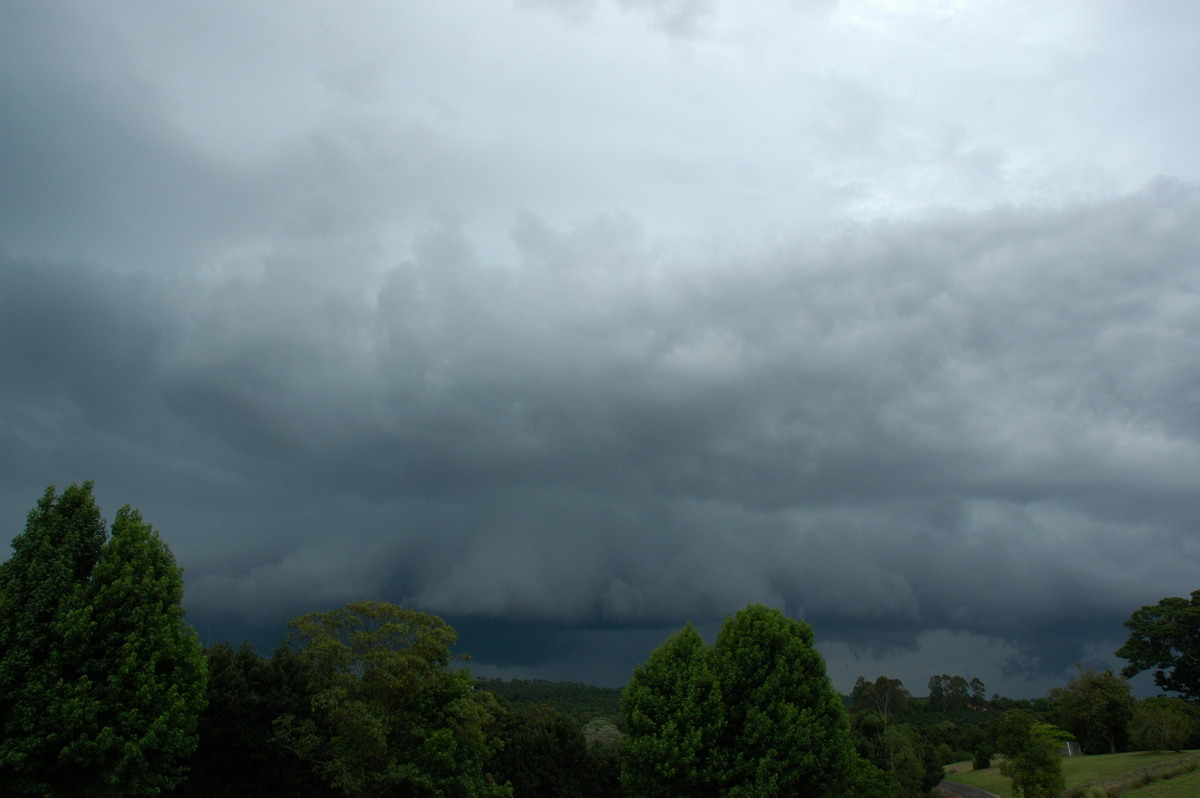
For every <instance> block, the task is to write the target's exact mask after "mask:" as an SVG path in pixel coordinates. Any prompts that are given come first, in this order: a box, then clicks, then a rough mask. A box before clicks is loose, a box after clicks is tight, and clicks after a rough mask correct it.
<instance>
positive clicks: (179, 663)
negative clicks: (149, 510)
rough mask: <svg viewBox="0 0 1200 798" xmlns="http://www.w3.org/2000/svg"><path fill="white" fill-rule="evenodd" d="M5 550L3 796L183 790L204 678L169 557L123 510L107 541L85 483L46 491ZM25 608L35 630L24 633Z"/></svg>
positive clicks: (1, 581) (1, 574)
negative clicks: (37, 623) (10, 552)
mask: <svg viewBox="0 0 1200 798" xmlns="http://www.w3.org/2000/svg"><path fill="white" fill-rule="evenodd" d="M97 543H99V545H97ZM57 546H62V549H63V550H62V551H55V550H54V549H55V548H56V547H57ZM13 547H14V551H15V554H14V557H13V558H12V559H11V560H10V561H9V562H8V563H5V565H4V566H3V569H2V570H0V610H2V613H0V614H2V615H3V620H0V626H2V631H0V641H2V644H3V647H2V648H0V663H2V664H0V671H2V672H3V674H4V675H3V677H0V680H2V681H3V682H4V684H3V688H4V693H5V695H6V696H10V697H9V698H6V699H5V701H4V709H3V712H4V726H5V736H4V741H3V743H2V747H3V753H0V773H2V775H0V780H2V782H3V786H5V787H8V788H9V789H10V791H12V792H24V793H29V794H39V795H45V794H51V795H91V796H109V795H111V796H128V795H157V794H159V793H161V792H163V791H165V790H169V789H170V788H172V787H173V786H175V785H176V784H178V783H179V782H180V781H182V780H183V778H184V775H185V767H184V764H183V763H184V760H185V759H186V758H187V756H188V755H189V754H190V753H191V752H192V751H193V750H194V749H195V747H196V740H197V736H196V723H197V717H198V715H199V712H200V709H201V707H202V706H203V703H204V691H205V681H206V673H205V665H204V659H203V655H202V653H201V651H200V646H199V643H198V641H197V639H196V633H195V631H194V630H193V629H192V628H191V627H190V626H189V625H188V624H187V623H186V622H185V621H184V613H183V608H182V606H181V604H180V602H181V600H182V598H183V577H182V572H181V570H180V568H179V566H178V565H177V564H176V562H175V558H174V556H173V555H172V554H171V551H170V549H169V548H168V547H167V545H166V544H165V543H164V542H163V541H162V539H161V538H160V537H159V535H158V532H157V531H155V530H154V528H153V527H151V526H150V525H149V524H147V523H145V522H144V521H143V520H142V517H141V515H140V514H139V513H138V512H137V511H136V510H133V509H131V508H130V507H128V506H126V507H123V508H121V509H120V510H119V511H118V512H117V516H116V519H115V520H114V522H113V526H112V534H111V537H109V538H108V539H107V540H105V538H104V524H103V520H102V519H101V518H100V515H99V509H98V508H96V505H95V501H94V499H93V498H92V485H91V483H84V484H83V485H82V486H75V485H73V486H71V487H70V488H68V489H67V490H66V491H65V492H64V493H63V496H62V497H61V498H58V497H56V496H55V494H54V489H53V488H50V489H49V490H47V492H46V494H45V495H44V496H43V497H42V499H41V501H40V502H39V503H38V506H37V507H36V508H35V509H34V510H33V512H31V513H30V516H29V519H28V523H27V525H26V530H25V532H24V533H23V534H22V535H19V536H18V537H17V539H15V540H14V542H13ZM89 557H90V563H89V562H88V559H89ZM25 600H28V601H29V605H30V607H31V608H32V609H34V612H36V613H37V617H39V618H40V619H41V621H42V626H41V627H40V628H38V629H37V630H35V631H31V630H29V629H26V628H22V624H24V623H27V622H28V621H30V620H31V619H30V617H29V615H28V612H27V611H26V610H24V609H22V605H23V602H24V601H25ZM22 680H23V681H22ZM10 687H11V688H12V689H13V692H12V693H9V688H10Z"/></svg>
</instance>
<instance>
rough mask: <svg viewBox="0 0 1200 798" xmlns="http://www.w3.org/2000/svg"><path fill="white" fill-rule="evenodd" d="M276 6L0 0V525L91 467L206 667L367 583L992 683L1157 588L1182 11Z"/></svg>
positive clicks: (1181, 253) (1188, 235) (480, 633)
mask: <svg viewBox="0 0 1200 798" xmlns="http://www.w3.org/2000/svg"><path fill="white" fill-rule="evenodd" d="M297 8H298V9H300V10H297V11H294V12H290V13H288V14H287V15H285V17H281V18H278V19H277V18H276V17H275V15H274V14H273V13H271V12H270V10H269V9H266V8H263V9H254V8H250V9H247V8H244V7H243V6H241V5H240V4H229V5H222V4H212V5H209V6H206V7H205V8H204V9H203V10H197V9H190V10H187V9H180V8H171V7H166V6H160V5H158V4H152V3H146V4H142V3H130V4H125V5H123V6H121V7H119V8H118V9H117V10H115V11H112V12H111V13H110V12H109V11H105V12H104V13H103V15H102V14H101V12H100V11H99V10H98V9H96V8H94V7H92V6H90V5H87V4H75V3H64V4H59V5H56V6H51V5H44V6H43V5H38V6H28V5H23V4H6V5H5V12H4V13H5V15H6V17H7V18H8V19H10V20H12V24H9V25H6V26H4V30H3V32H0V37H2V40H0V45H3V46H0V90H2V91H3V93H4V96H6V97H9V98H12V100H11V103H10V105H11V107H12V109H13V113H8V114H6V115H5V117H4V119H3V120H0V170H2V171H0V175H2V180H0V242H3V245H4V249H3V250H0V374H2V377H3V379H2V380H0V476H2V479H0V484H2V485H3V487H0V510H3V513H4V517H5V518H7V519H8V522H7V523H8V525H9V526H8V528H9V529H10V531H11V533H12V534H15V533H16V532H17V531H19V528H20V523H21V519H22V518H23V517H24V513H25V512H26V511H27V510H28V508H29V507H30V506H32V504H33V502H34V500H35V499H36V497H37V496H38V495H39V494H40V492H41V491H42V490H43V489H44V488H45V486H46V485H47V484H50V483H57V484H59V485H60V486H61V485H65V484H67V483H69V482H71V481H77V480H82V479H89V478H91V479H95V480H96V481H97V490H98V493H99V495H100V498H101V500H102V503H104V506H105V508H106V510H108V512H110V513H111V512H115V510H116V507H117V506H119V505H120V504H122V503H125V502H131V503H133V504H135V505H137V506H138V507H140V508H141V509H142V510H143V512H144V514H145V515H146V517H147V518H148V519H150V520H151V521H152V522H153V523H155V524H156V525H157V526H158V527H159V528H160V529H161V530H162V531H163V533H164V535H165V536H166V537H167V539H168V540H169V542H170V543H171V545H172V547H173V549H174V550H175V552H176V555H177V556H178V558H179V559H180V561H181V563H182V564H183V565H184V566H185V567H186V569H187V571H186V576H187V589H188V594H187V602H188V607H189V611H190V614H191V618H192V619H193V621H194V622H195V623H196V624H197V626H198V628H199V629H200V631H201V634H202V636H204V637H206V639H209V640H219V639H226V638H232V639H235V640H236V639H240V638H241V637H251V638H253V639H255V640H256V641H261V642H263V643H264V644H270V643H273V642H275V641H276V640H278V639H279V637H280V636H281V635H282V633H283V623H284V621H285V620H286V619H287V618H289V617H291V616H292V615H295V614H297V613H299V612H302V611H307V610H314V609H329V608H333V607H335V606H338V605H339V604H340V603H343V602H345V601H350V600H354V599H358V598H364V597H369V598H381V599H387V600H392V601H397V602H402V603H405V604H408V605H410V606H413V607H416V608H420V609H424V610H428V611H431V612H436V613H438V614H441V615H443V616H445V617H447V618H449V619H450V620H451V621H452V622H453V623H454V624H455V625H456V627H457V628H458V629H459V630H460V632H461V633H462V638H463V646H464V648H466V649H468V650H470V651H471V652H472V653H473V654H474V655H475V660H476V668H477V670H479V671H481V672H484V673H494V674H502V675H518V676H528V675H536V676H544V677H547V678H562V679H582V680H587V681H593V682H598V683H606V684H620V683H622V682H623V681H624V679H625V678H626V677H627V675H628V673H629V670H630V668H631V667H632V666H633V664H635V663H636V662H638V661H639V660H641V659H643V658H644V657H645V656H646V654H647V653H648V652H649V650H650V649H651V648H652V647H653V646H654V645H656V644H657V643H658V642H659V641H661V639H662V637H663V636H664V635H665V634H666V633H667V632H669V631H671V630H673V629H675V628H678V626H679V625H681V624H682V623H683V621H685V620H687V619H693V620H696V621H697V622H699V624H700V626H701V628H702V629H706V630H709V631H710V632H711V630H713V629H715V626H716V624H717V623H719V621H720V619H721V618H722V617H723V616H724V615H725V614H727V613H729V612H732V611H734V610H736V609H738V608H740V607H741V606H743V605H744V604H746V603H748V602H752V601H764V602H768V603H771V604H774V605H777V606H781V607H783V608H785V609H786V611H788V612H790V613H793V614H795V615H797V616H803V617H806V618H807V619H809V620H810V621H811V622H812V623H813V624H814V626H815V627H816V630H817V635H818V639H819V640H820V641H821V644H822V648H823V650H824V651H825V652H826V656H827V658H828V659H829V661H830V666H831V670H832V671H833V673H834V675H835V679H836V680H839V686H840V687H842V688H843V689H848V687H849V684H850V683H851V682H852V681H853V678H854V677H855V676H856V675H859V674H863V675H867V676H868V677H873V676H875V675H877V674H878V673H887V674H889V675H895V676H900V677H902V678H904V679H905V681H906V683H908V684H909V685H910V687H912V688H913V689H914V690H915V691H917V692H920V690H921V688H922V687H923V684H924V680H925V679H926V678H927V677H928V675H930V674H932V673H942V672H949V673H962V674H964V675H968V676H970V675H979V676H981V677H983V678H984V679H985V681H986V682H987V683H988V686H989V689H994V690H998V691H1000V692H1005V693H1008V694H1016V695H1024V694H1029V693H1030V692H1031V691H1033V692H1037V691H1041V690H1044V689H1045V687H1046V686H1048V685H1053V684H1057V683H1060V682H1061V681H1062V680H1064V679H1065V673H1066V670H1065V669H1067V668H1069V667H1070V666H1071V664H1072V663H1074V662H1077V661H1084V662H1089V663H1095V664H1100V665H1102V666H1106V665H1109V664H1113V663H1114V661H1113V658H1112V655H1111V652H1112V650H1113V649H1114V648H1115V647H1116V646H1117V645H1119V643H1120V642H1121V638H1122V635H1121V631H1122V630H1121V622H1122V621H1123V620H1124V619H1125V618H1126V617H1128V615H1129V613H1130V612H1131V611H1132V610H1133V609H1136V608H1137V607H1138V606H1141V605H1142V604H1145V603H1149V602H1152V601H1155V600H1157V599H1158V598H1160V597H1162V596H1164V595H1169V594H1186V593H1187V592H1188V591H1190V590H1192V589H1195V588H1196V587H1198V586H1197V585H1195V584H1194V583H1193V581H1192V580H1193V579H1194V574H1195V572H1196V564H1197V561H1198V560H1200V539H1197V536H1196V533H1195V530H1196V529H1197V526H1198V522H1200V509H1198V508H1197V506H1196V504H1195V501H1194V496H1195V495H1196V488H1197V476H1196V475H1197V474H1200V413H1198V412H1197V411H1198V403H1200V360H1198V359H1197V356H1196V353H1197V352H1198V351H1200V346H1198V345H1200V188H1197V185H1196V183H1195V180H1196V178H1197V171H1198V167H1200V164H1198V163H1197V156H1196V154H1195V151H1194V147H1191V146H1190V141H1191V140H1192V138H1191V136H1192V134H1193V133H1194V127H1195V123H1196V122H1197V121H1198V120H1197V119H1196V118H1195V116H1194V114H1195V112H1194V111H1192V110H1189V109H1186V108H1183V107H1181V106H1180V105H1179V104H1178V103H1175V104H1168V103H1163V104H1158V100H1161V99H1163V98H1165V97H1167V96H1168V95H1169V94H1170V93H1171V86H1170V85H1169V82H1170V81H1171V80H1176V81H1177V83H1176V86H1180V85H1183V83H1182V81H1184V80H1185V79H1186V74H1185V73H1184V72H1179V73H1175V72H1172V71H1171V70H1172V69H1176V68H1177V66H1176V64H1177V63H1178V59H1185V60H1187V61H1189V62H1190V63H1192V65H1195V61H1196V60H1197V57H1196V56H1195V55H1194V54H1192V53H1191V51H1190V48H1188V47H1187V46H1186V43H1184V42H1182V41H1181V40H1179V39H1178V36H1177V34H1174V33H1172V31H1176V30H1179V29H1182V28H1181V23H1180V20H1175V23H1176V24H1175V25H1174V26H1172V25H1170V24H1168V23H1167V22H1162V21H1153V22H1152V21H1149V20H1131V19H1128V18H1125V15H1127V14H1128V13H1130V12H1129V9H1128V8H1126V7H1124V6H1120V5H1113V6H1111V7H1110V6H1107V5H1104V4H1094V3H1087V4H1082V3H1081V4H1077V5H1076V4H1067V5H1065V6H1060V7H1056V9H1058V10H1056V11H1055V14H1056V15H1050V16H1047V13H1048V12H1046V10H1045V9H1041V10H1037V9H1030V10H1029V11H1028V13H1026V12H1025V11H1023V10H1021V9H1010V6H1008V5H1007V4H1006V5H1005V6H1004V7H1000V6H999V5H997V6H995V7H993V6H991V5H989V4H979V5H978V6H976V5H975V4H972V6H971V8H963V7H960V6H959V5H957V4H950V3H947V4H920V3H918V4H904V3H882V2H865V0H864V1H863V2H848V1H847V2H840V3H832V2H830V3H824V2H823V3H812V4H800V5H799V6H798V7H796V6H793V5H786V6H785V5H783V4H780V5H779V6H771V5H766V6H763V7H762V8H760V9H755V10H753V11H752V10H749V9H744V8H742V7H741V6H739V5H735V4H725V3H699V2H664V3H633V2H600V0H597V2H594V3H546V2H531V1H528V2H519V3H516V4H515V5H513V6H512V7H511V8H503V7H500V6H499V4H492V3H480V4H478V5H477V6H476V7H474V10H475V11H476V12H477V13H476V14H474V15H463V14H461V13H455V14H450V13H449V12H443V11H439V10H436V9H429V8H422V9H419V10H414V9H396V8H393V7H391V6H390V5H373V4H362V5H361V6H359V7H357V8H356V9H355V11H354V12H353V13H349V14H347V13H344V12H343V11H341V10H340V9H339V8H334V7H332V6H330V5H326V4H323V3H306V4H301V5H300V6H298V7H297ZM1172 13H1178V14H1183V15H1186V14H1192V13H1193V12H1191V11H1189V10H1187V9H1183V8H1179V9H1173V10H1172ZM500 29H505V30H508V31H510V32H511V37H510V38H508V39H506V41H505V42H498V41H496V40H495V36H493V35H490V34H491V33H493V32H494V31H495V30H500ZM1160 49H1161V50H1166V51H1167V52H1168V53H1172V54H1173V56H1176V57H1177V58H1176V60H1172V59H1169V58H1167V57H1166V56H1165V55H1158V51H1159V50H1160ZM902 50H903V51H904V52H905V53H906V57H905V58H903V59H900V58H899V57H898V54H899V53H900V52H901V51H902ZM1009 50H1011V52H1009ZM1150 54H1154V56H1155V57H1153V58H1148V59H1146V60H1141V61H1139V64H1140V67H1141V69H1142V70H1143V71H1142V72H1141V73H1138V74H1127V73H1126V72H1124V71H1122V70H1121V69H1120V68H1119V66H1120V64H1119V63H1118V64H1112V63H1108V60H1109V59H1111V58H1114V57H1120V58H1121V59H1126V60H1125V61H1124V63H1128V60H1129V59H1133V58H1134V57H1136V56H1140V55H1150ZM860 56H861V58H860ZM960 61H961V69H960V70H957V71H947V70H946V69H945V67H946V66H947V65H949V64H952V63H959V62H960ZM1168 61H1170V62H1171V66H1168ZM1147 92H1149V94H1147ZM1066 98H1070V100H1071V103H1070V104H1069V105H1068V106H1067V107H1064V105H1063V103H1064V100H1065V99H1066ZM1129 103H1134V104H1135V105H1134V106H1132V107H1130V106H1129ZM1118 109H1120V110H1122V111H1123V112H1124V113H1126V114H1127V113H1129V112H1130V111H1134V110H1136V111H1139V112H1140V114H1141V116H1140V117H1138V120H1137V123H1136V124H1135V123H1133V122H1122V121H1120V119H1119V118H1118V116H1117V114H1116V111H1117V110H1118ZM1106 125H1112V126H1114V127H1113V128H1112V129H1111V130H1109V129H1107V128H1106V127H1105V126H1106Z"/></svg>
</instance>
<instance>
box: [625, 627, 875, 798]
mask: <svg viewBox="0 0 1200 798" xmlns="http://www.w3.org/2000/svg"><path fill="white" fill-rule="evenodd" d="M673 663H679V664H680V668H681V671H682V673H683V674H685V675H684V676H682V677H681V676H679V675H673V674H672V670H674V668H673ZM686 674H691V675H692V676H688V675H686ZM626 691H627V694H628V696H629V697H628V699H627V700H626V702H625V706H626V720H627V724H628V737H627V743H626V747H625V755H626V760H625V768H626V770H625V775H626V778H625V784H626V788H627V790H628V791H629V792H630V794H631V795H635V796H642V795H653V796H658V795H675V796H677V795H720V796H729V797H730V798H766V796H779V795H806V796H823V795H829V794H835V793H837V792H838V791H839V790H841V789H843V788H844V787H845V785H846V784H847V783H848V782H849V780H850V779H851V777H852V776H853V770H854V767H855V765H856V763H857V761H858V760H857V757H856V756H855V754H854V748H853V745H852V742H851V737H850V727H849V722H848V720H847V717H846V711H845V708H844V707H843V705H842V700H841V696H839V695H838V694H837V692H836V691H834V689H833V686H832V684H830V682H829V679H828V677H827V676H826V675H825V662H824V660H823V659H822V658H821V655H820V654H819V653H817V651H816V649H815V648H814V647H813V634H812V627H810V626H809V625H808V624H806V623H804V622H802V621H797V620H793V619H791V618H788V617H787V616H785V615H784V614H783V613H782V612H780V611H779V610H776V609H771V608H768V607H765V606H763V605H761V604H755V605H751V606H749V607H747V608H745V609H743V610H741V611H740V612H738V613H737V614H736V615H734V616H733V617H730V618H726V620H725V623H724V624H723V625H722V627H721V631H720V632H719V633H718V635H717V639H716V641H715V642H714V643H713V645H712V646H711V647H704V646H703V645H702V643H701V642H700V640H699V635H697V634H696V633H695V630H694V629H690V627H688V628H685V629H684V631H683V632H681V633H680V634H679V635H676V636H674V637H672V638H670V639H669V640H668V641H667V643H665V644H664V645H663V647H660V649H658V650H656V651H655V652H654V653H653V654H652V655H651V658H650V661H648V662H647V664H646V665H645V666H643V667H642V668H639V669H638V671H636V672H635V674H634V678H633V680H631V682H630V685H629V687H627V688H626ZM668 698H669V699H670V700H669V701H668V700H667V699H668ZM714 702H715V703H716V705H717V706H718V707H719V711H704V709H703V708H704V707H705V706H710V705H711V703H714ZM659 706H664V707H667V708H668V711H661V712H659V711H658V710H657V709H654V708H656V707H659ZM645 707H649V708H651V709H652V711H649V712H647V711H644V709H643V708H645ZM656 713H657V714H656ZM655 751H661V752H663V753H665V754H667V755H671V754H672V753H673V752H675V751H680V752H682V755H681V756H679V757H678V758H677V759H676V761H677V762H678V763H679V765H678V766H671V767H670V768H669V769H660V770H658V771H656V770H655V769H654V768H653V766H652V756H653V752H655ZM697 752H699V753H697ZM697 757H698V761H697ZM681 775H682V776H683V777H685V778H686V779H688V780H689V783H690V784H691V786H690V787H689V788H688V789H687V790H686V791H680V786H679V784H680V782H678V781H674V780H673V779H676V778H677V777H679V776H681Z"/></svg>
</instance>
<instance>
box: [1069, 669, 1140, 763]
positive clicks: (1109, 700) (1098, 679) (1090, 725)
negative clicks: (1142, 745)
mask: <svg viewBox="0 0 1200 798" xmlns="http://www.w3.org/2000/svg"><path fill="white" fill-rule="evenodd" d="M1077 667H1078V669H1079V673H1078V674H1076V675H1075V676H1072V677H1071V678H1070V679H1069V680H1068V681H1067V685H1066V687H1055V688H1053V689H1052V690H1050V698H1051V699H1052V700H1053V701H1054V711H1055V715H1056V717H1057V719H1058V725H1059V726H1061V727H1062V728H1064V729H1066V730H1067V731H1069V732H1070V733H1071V734H1073V735H1075V738H1076V739H1077V740H1079V745H1080V748H1081V749H1082V750H1083V753H1085V754H1102V753H1103V754H1115V753H1117V751H1118V750H1124V748H1125V740H1126V734H1125V727H1126V726H1127V725H1128V724H1129V721H1130V719H1131V718H1132V717H1133V707H1134V704H1135V701H1134V698H1133V690H1132V689H1131V688H1130V686H1129V682H1127V681H1125V680H1124V679H1122V678H1121V677H1120V676H1117V675H1116V674H1115V673H1113V672H1112V669H1111V668H1110V669H1108V670H1105V671H1104V672H1098V671H1094V670H1092V669H1090V668H1084V667H1083V666H1077Z"/></svg>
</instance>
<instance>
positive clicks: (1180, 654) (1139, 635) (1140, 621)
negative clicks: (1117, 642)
mask: <svg viewBox="0 0 1200 798" xmlns="http://www.w3.org/2000/svg"><path fill="white" fill-rule="evenodd" d="M1125 628H1126V629H1128V630H1129V639H1128V640H1126V641H1125V645H1123V646H1121V647H1120V648H1119V649H1117V656H1118V657H1120V658H1121V659H1124V660H1128V661H1129V664H1128V665H1126V666H1125V667H1124V668H1123V669H1122V670H1121V675H1122V676H1124V677H1125V678H1126V679H1130V678H1132V677H1134V676H1136V675H1137V674H1139V673H1141V672H1142V671H1147V670H1151V669H1153V671H1154V683H1155V684H1156V685H1158V687H1159V688H1160V689H1162V690H1164V691H1167V692H1171V693H1179V694H1180V695H1181V696H1183V697H1184V698H1186V699H1188V700H1190V701H1200V590H1195V591H1192V594H1191V599H1190V600H1189V599H1185V598H1180V597H1178V596H1168V597H1167V598H1164V599H1162V600H1160V601H1159V602H1158V603H1157V604H1152V605H1149V606H1146V607H1142V608H1141V609H1140V610H1137V611H1136V612H1134V613H1133V615H1131V616H1130V618H1129V620H1127V621H1125Z"/></svg>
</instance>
